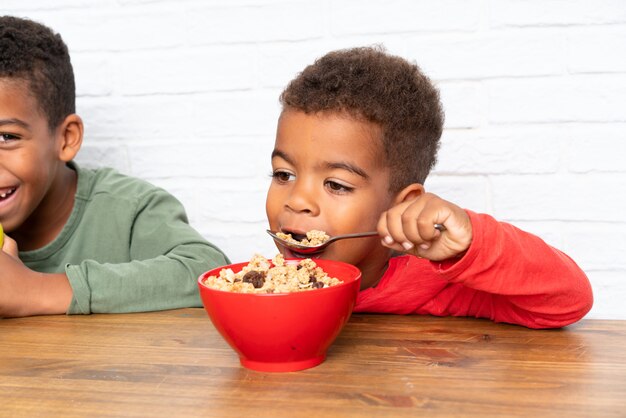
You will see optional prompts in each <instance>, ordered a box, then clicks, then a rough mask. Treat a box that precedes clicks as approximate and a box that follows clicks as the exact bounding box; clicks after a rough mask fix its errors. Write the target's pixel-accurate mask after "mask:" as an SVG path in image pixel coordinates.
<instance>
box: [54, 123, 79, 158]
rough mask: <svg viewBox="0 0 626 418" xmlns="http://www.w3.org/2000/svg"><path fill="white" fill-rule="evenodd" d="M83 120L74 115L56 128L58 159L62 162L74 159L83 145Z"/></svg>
mask: <svg viewBox="0 0 626 418" xmlns="http://www.w3.org/2000/svg"><path fill="white" fill-rule="evenodd" d="M83 130H84V127H83V120H82V119H81V118H80V116H78V115H77V114H75V113H72V114H71V115H68V116H67V117H66V118H65V120H63V122H62V123H61V125H59V127H58V128H57V140H58V146H59V148H58V152H59V159H60V160H61V161H64V162H68V161H71V160H72V159H74V157H75V156H76V154H77V153H78V150H79V149H80V146H81V145H82V144H83Z"/></svg>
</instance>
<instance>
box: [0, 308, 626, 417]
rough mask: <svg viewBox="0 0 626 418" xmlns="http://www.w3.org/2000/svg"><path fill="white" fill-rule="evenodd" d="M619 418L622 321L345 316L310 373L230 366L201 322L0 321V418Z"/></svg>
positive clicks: (168, 316) (163, 317)
mask: <svg viewBox="0 0 626 418" xmlns="http://www.w3.org/2000/svg"><path fill="white" fill-rule="evenodd" d="M419 415H423V416H429V417H433V416H434V417H438V416H459V417H472V416H480V417H485V416H498V417H520V416H531V417H535V418H539V417H549V416H554V417H559V418H560V417H594V416H597V417H625V416H626V321H598V320H583V321H581V322H580V323H578V324H575V325H573V326H570V327H568V328H566V329H561V330H548V331H536V330H529V329H526V328H522V327H518V326H513V325H504V324H494V323H492V322H490V321H487V320H478V319H466V318H433V317H423V316H386V315H363V314H358V315H353V316H352V318H351V320H350V322H349V323H348V325H347V326H346V328H345V329H344V330H343V331H342V333H341V335H340V336H339V338H338V339H337V340H336V341H335V343H334V344H333V346H332V347H331V350H330V352H329V354H328V358H327V359H326V361H325V362H324V363H322V364H321V365H319V366H317V367H315V368H312V369H308V370H304V371H300V372H293V373H261V372H254V371H251V370H247V369H245V368H243V367H241V366H240V365H239V361H238V358H237V356H236V355H235V352H234V351H232V350H231V349H230V348H229V347H228V345H226V343H225V342H224V341H223V340H222V338H221V337H220V336H219V334H218V333H217V332H216V331H215V329H214V328H213V326H212V324H211V323H210V321H209V319H208V317H207V316H206V313H205V312H204V311H203V310H202V309H182V310H177V311H167V312H153V313H145V314H126V315H91V316H50V317H33V318H23V319H3V320H0V416H2V417H5V416H6V417H14V418H17V417H29V418H30V417H45V416H55V417H186V418H187V417H200V416H203V417H204V416H206V417H211V416H215V417H234V418H235V417H236V418H242V417H415V416H419Z"/></svg>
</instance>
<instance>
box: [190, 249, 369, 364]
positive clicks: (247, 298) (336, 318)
mask: <svg viewBox="0 0 626 418" xmlns="http://www.w3.org/2000/svg"><path fill="white" fill-rule="evenodd" d="M299 261H300V260H298V259H287V260H285V263H293V264H297V263H298V262H299ZM315 263H316V264H317V265H318V266H319V267H321V268H322V269H323V270H324V271H325V272H326V273H328V275H329V276H331V277H336V278H338V279H339V280H342V281H343V283H341V284H338V285H335V286H331V287H327V288H323V289H314V290H307V291H302V292H293V293H262V294H259V293H235V292H227V291H223V290H216V289H211V288H209V287H207V286H206V285H205V284H204V280H205V279H206V278H207V277H209V276H216V275H219V272H220V270H221V269H223V268H230V269H232V270H233V272H235V273H237V272H238V271H240V270H241V269H242V268H243V267H244V266H246V265H247V264H248V263H247V262H245V263H237V264H232V265H229V266H223V267H218V268H216V269H213V270H210V271H207V272H206V273H204V274H202V275H201V276H200V277H199V278H198V286H199V288H200V297H201V298H202V303H203V304H204V308H205V310H206V311H207V313H208V314H209V318H211V321H212V322H213V325H214V326H215V328H216V329H217V330H218V331H219V333H220V334H221V335H222V337H224V339H225V340H226V342H228V344H229V345H230V346H231V347H232V348H233V349H234V350H235V351H236V352H237V354H238V355H239V360H240V362H241V364H242V365H243V366H244V367H246V368H249V369H253V370H259V371H265V372H290V371H296V370H303V369H308V368H310V367H314V366H317V365H318V364H320V363H322V362H323V361H324V359H325V358H326V351H327V350H328V347H330V345H331V344H332V343H333V341H334V340H335V338H337V336H338V335H339V332H340V331H341V329H342V328H343V326H344V325H345V324H346V322H348V319H349V318H350V315H351V313H352V309H353V308H354V304H355V303H356V297H357V294H358V292H359V287H360V284H361V271H360V270H359V269H358V268H356V267H355V266H353V265H351V264H347V263H343V262H340V261H333V260H315Z"/></svg>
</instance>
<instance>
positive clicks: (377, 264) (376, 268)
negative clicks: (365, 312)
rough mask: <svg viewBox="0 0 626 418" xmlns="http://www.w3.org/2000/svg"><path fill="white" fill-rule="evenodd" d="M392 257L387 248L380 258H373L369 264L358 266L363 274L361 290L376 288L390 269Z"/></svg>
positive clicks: (369, 260) (368, 261)
mask: <svg viewBox="0 0 626 418" xmlns="http://www.w3.org/2000/svg"><path fill="white" fill-rule="evenodd" d="M381 249H382V247H381ZM391 256H392V251H391V250H388V249H386V248H385V249H383V251H382V252H381V254H379V256H378V257H376V256H372V257H371V258H369V259H368V260H367V262H365V263H359V265H357V267H358V268H359V269H360V270H361V274H362V276H361V290H365V289H367V288H369V287H375V286H376V285H377V284H378V282H379V281H380V279H382V277H383V275H384V274H385V272H386V271H387V268H388V267H389V259H390V258H391Z"/></svg>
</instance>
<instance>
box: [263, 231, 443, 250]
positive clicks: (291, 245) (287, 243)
mask: <svg viewBox="0 0 626 418" xmlns="http://www.w3.org/2000/svg"><path fill="white" fill-rule="evenodd" d="M435 229H438V230H439V231H441V232H443V231H445V230H446V227H445V226H443V224H435ZM267 233H268V234H270V235H271V236H272V238H274V241H276V242H277V243H278V244H280V245H282V246H283V247H287V248H291V249H294V250H296V251H297V252H299V253H300V254H317V253H320V252H322V251H324V249H325V248H326V247H328V246H329V245H330V244H332V243H333V242H335V241H338V240H340V239H346V238H362V237H373V236H376V235H378V232H376V231H370V232H357V233H354V234H343V235H335V236H334V237H331V238H329V239H328V240H326V241H324V242H323V243H321V244H318V245H304V244H298V243H295V242H290V241H287V240H285V239H282V238H280V237H279V236H278V235H276V233H275V232H272V231H270V230H269V229H268V230H267Z"/></svg>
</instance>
